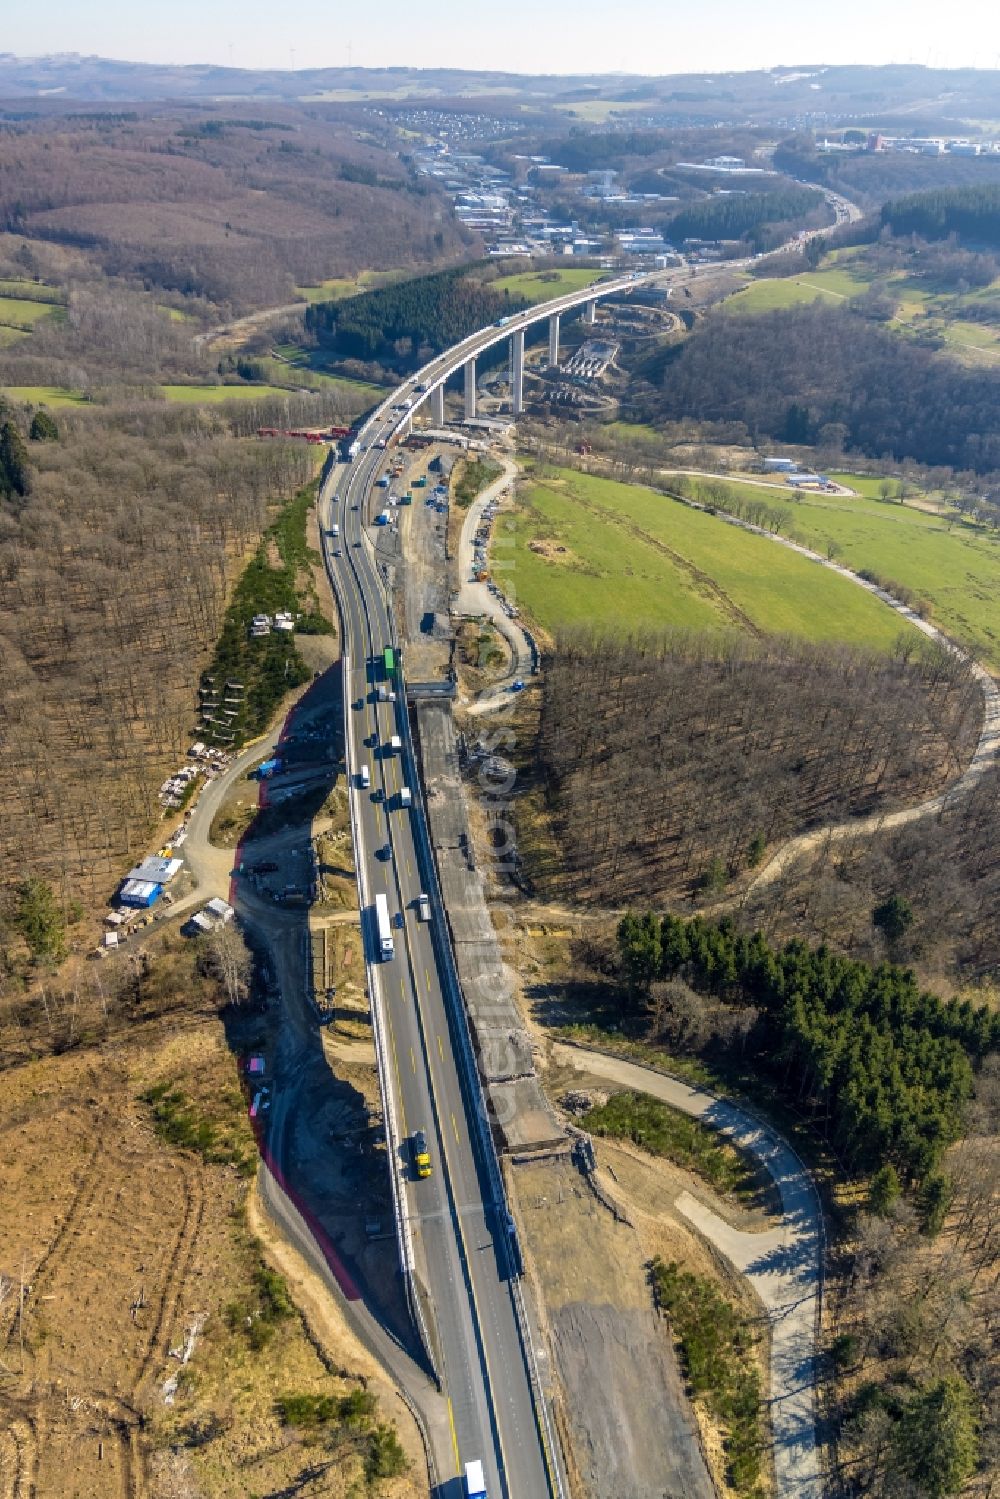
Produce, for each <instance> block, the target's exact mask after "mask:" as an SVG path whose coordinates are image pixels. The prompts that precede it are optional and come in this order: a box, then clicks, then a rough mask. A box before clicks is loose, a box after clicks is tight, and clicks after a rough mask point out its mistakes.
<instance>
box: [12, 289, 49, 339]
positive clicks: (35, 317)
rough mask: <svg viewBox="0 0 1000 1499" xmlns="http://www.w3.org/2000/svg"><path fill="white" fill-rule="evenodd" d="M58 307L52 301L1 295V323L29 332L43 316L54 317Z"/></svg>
mask: <svg viewBox="0 0 1000 1499" xmlns="http://www.w3.org/2000/svg"><path fill="white" fill-rule="evenodd" d="M57 313H58V308H57V307H56V306H55V305H53V303H51V302H36V301H34V300H32V299H31V298H29V297H8V296H0V323H3V324H5V325H6V326H7V327H10V328H19V329H21V331H22V332H25V333H27V332H29V331H30V330H31V329H32V328H33V327H34V326H35V324H36V323H38V322H41V320H42V318H46V317H54V316H56V315H57Z"/></svg>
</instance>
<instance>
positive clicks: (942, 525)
mask: <svg viewBox="0 0 1000 1499" xmlns="http://www.w3.org/2000/svg"><path fill="white" fill-rule="evenodd" d="M830 478H831V479H834V480H836V481H837V483H841V484H845V485H848V486H850V487H851V488H852V489H855V490H857V491H858V492H859V493H858V496H857V497H850V496H845V495H830V494H809V493H801V494H799V495H797V496H794V495H793V494H791V493H789V494H788V495H787V496H784V495H782V496H779V495H776V494H775V492H774V490H766V489H763V488H761V489H757V490H753V489H751V488H749V487H748V486H745V485H740V486H739V487H738V488H737V486H735V485H734V486H733V493H734V494H739V495H740V496H742V497H743V498H747V497H749V496H750V495H752V494H756V495H758V496H759V497H760V498H761V499H763V500H764V501H765V502H767V503H770V504H771V505H774V504H775V503H776V502H780V503H781V504H783V505H784V506H785V508H787V509H789V510H790V512H791V521H790V522H789V525H788V526H787V527H786V530H785V535H787V536H790V537H792V538H793V539H794V540H796V541H800V542H801V543H802V544H803V546H807V547H810V548H811V549H812V550H813V551H815V552H819V553H821V554H823V555H825V554H826V552H827V547H828V544H829V543H831V542H833V543H835V544H836V546H837V548H838V552H837V560H838V561H840V562H843V563H844V565H845V566H847V567H850V568H852V569H853V570H854V571H855V572H861V571H868V572H872V573H875V574H877V575H878V576H879V577H880V578H883V579H885V580H886V581H887V582H890V583H899V584H902V585H903V586H904V587H905V588H909V589H911V590H912V591H913V593H914V594H916V595H917V597H918V598H919V599H920V600H922V601H923V602H924V603H925V604H927V605H929V606H930V617H931V618H932V620H933V622H934V623H935V624H937V625H939V626H940V628H941V629H942V630H944V631H945V633H946V634H948V635H951V636H953V637H954V638H955V639H956V640H958V641H960V642H961V643H962V644H964V645H966V646H967V647H968V648H969V649H970V650H971V651H972V652H973V653H974V654H975V655H976V656H978V657H979V658H980V659H981V660H982V661H983V662H985V663H986V664H987V665H989V666H993V667H998V668H1000V537H997V536H995V535H994V533H992V532H990V531H987V530H985V529H984V528H982V527H981V526H978V525H976V524H975V522H973V521H970V520H967V519H966V518H965V517H963V516H961V515H960V514H959V513H958V512H957V511H955V510H953V509H950V508H948V507H947V506H946V505H945V504H944V503H943V502H942V501H940V499H939V498H938V497H936V496H933V495H931V496H926V497H925V496H921V497H920V498H921V499H923V500H924V501H925V502H926V499H930V500H931V501H932V503H934V504H940V507H941V508H940V509H923V508H920V509H918V508H917V507H916V506H915V505H912V504H907V505H901V504H899V503H898V501H896V500H880V499H879V498H878V487H879V484H880V483H881V482H882V481H881V480H880V479H879V478H876V477H872V476H870V475H860V474H847V473H831V474H830ZM692 482H693V484H694V486H695V489H696V490H697V487H698V486H697V480H694V481H692ZM707 482H708V481H706V483H707Z"/></svg>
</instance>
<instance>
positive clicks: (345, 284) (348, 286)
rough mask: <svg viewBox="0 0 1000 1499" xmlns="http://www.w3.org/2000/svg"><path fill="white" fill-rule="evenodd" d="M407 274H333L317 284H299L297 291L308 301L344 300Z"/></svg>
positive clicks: (397, 279) (389, 272)
mask: <svg viewBox="0 0 1000 1499" xmlns="http://www.w3.org/2000/svg"><path fill="white" fill-rule="evenodd" d="M407 275H408V272H407V271H360V272H359V273H358V275H357V276H331V277H329V279H328V280H326V281H320V282H319V283H318V284H317V285H316V286H297V287H296V288H295V292H296V295H297V296H299V297H302V298H303V300H304V301H306V302H342V301H343V299H344V298H345V297H356V296H357V295H358V294H359V293H360V292H363V291H371V290H372V288H373V287H376V286H387V285H388V284H389V282H390V281H402V280H403V279H404V277H405V276H407Z"/></svg>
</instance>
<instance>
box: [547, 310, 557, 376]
mask: <svg viewBox="0 0 1000 1499" xmlns="http://www.w3.org/2000/svg"><path fill="white" fill-rule="evenodd" d="M558 363H559V314H558V312H555V313H553V314H552V316H551V317H550V318H549V367H550V369H554V368H555V366H556V365H557V364H558Z"/></svg>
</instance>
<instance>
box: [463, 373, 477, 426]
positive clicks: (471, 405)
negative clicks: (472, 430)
mask: <svg viewBox="0 0 1000 1499" xmlns="http://www.w3.org/2000/svg"><path fill="white" fill-rule="evenodd" d="M475 414H476V361H475V360H474V359H469V360H467V361H466V364H465V420H466V421H467V422H469V421H471V420H472V418H473V417H474V416H475Z"/></svg>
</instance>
